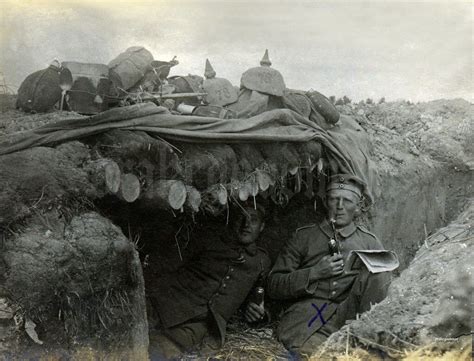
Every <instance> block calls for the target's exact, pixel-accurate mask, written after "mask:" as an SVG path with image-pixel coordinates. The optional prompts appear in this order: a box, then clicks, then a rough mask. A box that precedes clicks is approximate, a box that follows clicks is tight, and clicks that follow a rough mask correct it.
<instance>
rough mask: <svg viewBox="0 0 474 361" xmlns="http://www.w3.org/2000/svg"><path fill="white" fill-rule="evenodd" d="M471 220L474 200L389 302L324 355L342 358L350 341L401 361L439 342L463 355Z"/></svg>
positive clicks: (430, 245)
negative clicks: (407, 352)
mask: <svg viewBox="0 0 474 361" xmlns="http://www.w3.org/2000/svg"><path fill="white" fill-rule="evenodd" d="M473 218H474V199H471V200H470V203H469V207H468V209H467V210H465V211H464V212H463V213H461V215H460V216H459V217H458V218H457V219H456V220H455V221H454V222H452V223H451V224H449V225H448V226H446V227H444V228H441V229H439V230H438V231H437V232H436V233H434V234H433V235H432V236H430V237H428V238H427V239H426V240H425V241H424V245H423V246H422V247H421V249H420V250H419V251H418V252H417V253H416V256H415V258H414V260H413V262H412V263H411V264H410V267H409V268H408V269H406V270H405V271H403V272H402V273H401V275H400V277H399V278H397V279H395V280H394V281H393V282H392V284H391V286H390V289H389V292H388V296H387V298H386V299H385V300H384V301H382V302H381V303H379V304H377V305H375V306H374V307H372V309H371V310H370V311H368V312H366V313H364V314H362V315H361V316H360V317H359V319H358V320H356V321H353V322H351V323H350V325H348V326H344V327H343V328H342V329H341V330H340V331H339V332H338V333H336V334H333V335H332V336H331V337H330V338H329V339H328V341H327V342H326V344H325V349H324V350H323V352H322V353H321V355H320V356H324V355H325V354H330V353H336V354H337V353H339V354H343V353H344V352H345V350H346V345H347V343H348V342H349V344H350V345H351V346H352V347H354V346H361V345H363V346H365V347H369V348H370V349H372V350H379V351H382V352H384V353H387V354H390V355H397V356H398V357H400V356H401V355H403V353H404V352H405V351H413V350H416V349H418V348H422V347H425V346H427V345H430V344H433V343H440V342H443V343H447V344H446V345H445V347H446V348H447V349H449V348H450V346H453V345H454V346H456V345H457V348H458V350H459V349H460V347H459V345H460V343H461V342H462V340H461V341H460V340H459V339H457V337H460V336H463V335H465V336H467V335H469V334H470V332H471V325H470V315H471V309H470V307H471V298H472V293H473V289H474V283H473V277H472V270H473V266H472V262H471V258H472V257H471V255H472V252H473V250H474V230H473V229H472V221H473ZM425 350H428V348H425ZM461 351H462V349H461Z"/></svg>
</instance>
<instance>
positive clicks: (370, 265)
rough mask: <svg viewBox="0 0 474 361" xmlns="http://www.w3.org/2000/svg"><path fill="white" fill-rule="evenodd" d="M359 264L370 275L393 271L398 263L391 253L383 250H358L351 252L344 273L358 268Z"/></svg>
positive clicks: (395, 256) (394, 255) (393, 253)
mask: <svg viewBox="0 0 474 361" xmlns="http://www.w3.org/2000/svg"><path fill="white" fill-rule="evenodd" d="M361 262H362V263H363V264H364V265H365V266H366V267H367V269H368V270H369V271H370V272H371V273H380V272H387V271H393V270H394V269H397V268H398V266H399V265H400V263H399V262H398V257H397V255H396V254H395V252H393V251H385V250H358V251H351V252H350V253H349V257H348V259H347V261H346V265H345V267H344V268H345V271H346V272H347V271H352V270H356V269H358V268H360V266H361Z"/></svg>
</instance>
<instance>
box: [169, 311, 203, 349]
mask: <svg viewBox="0 0 474 361" xmlns="http://www.w3.org/2000/svg"><path fill="white" fill-rule="evenodd" d="M208 332H209V323H208V319H207V315H204V316H203V317H198V318H195V319H193V320H190V321H187V322H185V323H183V324H181V325H178V326H174V327H171V328H168V329H166V330H165V331H164V332H163V333H164V334H165V335H166V336H167V337H168V338H170V339H171V340H172V341H173V342H175V343H176V344H177V345H178V346H179V347H180V348H181V349H182V350H183V351H190V350H192V349H194V348H195V347H196V346H199V345H200V344H201V342H202V340H203V339H204V337H205V336H206V335H207V334H208Z"/></svg>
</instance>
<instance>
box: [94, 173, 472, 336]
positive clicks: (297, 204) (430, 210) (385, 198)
mask: <svg viewBox="0 0 474 361" xmlns="http://www.w3.org/2000/svg"><path fill="white" fill-rule="evenodd" d="M410 172H412V174H407V173H405V174H400V175H398V176H393V174H381V176H380V188H381V192H380V194H379V195H378V197H377V198H376V202H375V205H374V206H373V207H372V208H371V209H370V210H369V211H368V212H366V213H365V214H363V216H362V217H361V219H360V220H359V223H362V224H364V225H366V226H367V227H368V228H369V229H370V230H372V231H373V232H374V233H375V234H376V235H377V236H378V237H379V238H380V239H381V240H382V243H383V244H384V246H385V247H386V248H387V249H390V250H394V251H395V252H396V253H397V254H398V256H399V260H400V267H399V269H398V270H397V271H395V275H398V274H399V273H400V272H401V271H402V270H404V269H405V268H407V267H408V266H409V265H410V261H411V260H412V259H413V257H414V255H415V253H416V251H417V250H418V249H419V248H420V246H421V245H423V241H424V240H425V239H426V238H427V237H428V236H429V235H430V234H432V233H434V232H436V230H437V229H439V228H440V227H443V226H446V225H447V224H448V223H449V222H450V221H451V220H453V219H454V218H455V217H456V216H457V215H458V213H459V212H460V211H461V210H462V209H463V206H464V205H465V203H466V200H468V199H469V197H472V195H473V193H474V192H473V189H472V184H473V174H472V173H473V172H472V171H458V170H455V169H454V167H450V166H449V165H446V164H438V165H437V166H436V167H434V168H428V169H426V168H420V167H418V168H415V169H411V170H410ZM97 206H98V207H99V208H100V209H101V211H102V212H103V213H104V214H105V215H106V216H107V217H108V218H110V219H111V220H112V221H113V222H114V223H115V224H117V225H119V226H120V227H121V229H122V231H123V233H124V234H125V235H126V236H128V237H129V238H131V239H132V240H134V242H136V244H137V247H138V250H139V253H140V259H141V262H142V267H143V274H144V279H145V286H146V290H147V291H146V292H148V290H149V289H151V288H152V287H153V282H154V280H155V279H156V278H157V277H158V276H159V275H160V274H162V273H164V272H170V271H173V270H176V269H177V268H179V266H180V265H181V264H182V259H183V257H185V253H186V249H187V247H189V245H190V244H191V242H199V240H200V239H202V237H210V236H214V235H219V234H222V233H223V231H225V229H226V227H227V222H228V219H229V218H228V217H230V218H231V217H233V215H234V213H235V212H236V210H235V209H232V207H231V208H230V211H229V214H226V213H225V212H224V214H221V215H219V216H216V217H213V216H209V215H203V214H202V212H201V213H198V214H196V215H195V216H194V217H190V216H189V215H187V214H184V213H171V212H169V211H163V210H154V209H146V208H139V207H137V206H136V205H134V204H123V203H120V202H119V201H117V200H116V199H113V198H104V199H102V200H100V201H99V202H98V203H97ZM324 214H325V209H324V206H323V205H322V201H321V200H320V199H317V200H316V204H315V203H314V202H313V200H310V199H308V198H307V197H306V196H305V195H304V194H303V193H300V194H297V195H296V196H294V197H293V198H292V199H291V200H290V202H289V203H288V204H287V205H286V206H285V207H279V206H276V205H273V204H271V207H270V212H269V214H268V215H267V217H266V227H265V229H264V231H263V232H262V234H261V236H260V239H259V245H260V246H261V247H263V248H265V249H266V250H267V251H268V254H269V256H270V258H271V260H272V261H274V260H275V258H276V256H277V255H278V252H279V250H280V248H281V247H282V246H283V245H284V243H285V241H286V240H287V239H288V238H289V237H291V236H292V233H293V232H294V230H295V229H297V228H298V227H301V226H304V225H307V224H311V223H318V222H319V221H321V220H322V219H323V217H324ZM270 308H272V306H271V305H270ZM273 310H274V311H275V310H276V312H278V310H279V309H278V306H277V307H276V308H275V306H273ZM147 314H148V323H149V328H150V330H153V325H155V324H156V323H157V317H156V315H155V313H154V312H153V309H152V308H151V307H150V305H149V302H147ZM236 332H241V331H239V330H238V329H237V331H236ZM231 337H232V336H231ZM275 342H276V341H275ZM151 343H153V340H152V341H151Z"/></svg>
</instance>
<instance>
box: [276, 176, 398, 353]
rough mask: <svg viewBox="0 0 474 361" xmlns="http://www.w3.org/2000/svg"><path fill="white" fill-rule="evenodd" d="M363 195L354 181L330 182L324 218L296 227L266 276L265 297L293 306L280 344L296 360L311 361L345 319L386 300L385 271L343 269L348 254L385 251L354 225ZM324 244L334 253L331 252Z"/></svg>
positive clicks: (282, 324) (340, 178) (387, 279)
mask: <svg viewBox="0 0 474 361" xmlns="http://www.w3.org/2000/svg"><path fill="white" fill-rule="evenodd" d="M362 190H363V183H361V181H359V180H358V179H357V178H355V177H351V176H345V175H338V176H334V177H332V179H331V182H330V183H329V185H328V187H327V189H326V200H325V202H326V206H327V209H328V215H327V219H325V220H323V221H322V222H321V223H320V224H319V225H310V226H307V227H302V228H299V229H298V230H297V231H296V234H295V237H294V238H293V239H292V240H290V241H289V242H288V243H287V245H286V246H285V247H284V249H283V250H282V251H281V252H280V254H279V256H278V258H277V260H276V262H275V265H274V267H273V269H272V270H271V272H270V274H269V278H268V295H269V296H270V297H272V298H275V299H284V300H290V302H291V303H292V304H291V305H290V306H289V307H288V308H287V309H286V311H285V313H284V314H283V316H282V318H281V321H280V323H279V326H278V329H277V336H278V339H279V340H280V341H281V342H282V343H283V344H284V346H285V347H286V348H287V349H288V350H290V351H292V352H293V353H294V354H295V355H297V356H298V357H301V356H305V357H309V356H310V355H311V354H312V353H313V352H314V351H315V350H316V349H317V348H318V346H319V345H320V344H322V343H323V342H324V341H325V340H326V339H327V337H328V336H329V335H330V334H331V333H333V332H335V331H337V330H338V329H339V328H340V327H341V326H343V325H344V324H345V321H346V320H349V319H355V317H356V314H357V313H362V312H364V311H366V310H368V309H369V308H370V305H371V303H372V304H373V303H377V302H380V301H381V300H382V299H383V298H385V296H386V291H387V287H388V285H389V282H390V273H389V272H380V273H376V274H373V273H370V272H369V271H368V269H367V268H366V267H365V266H364V264H361V263H359V267H358V269H356V270H354V269H350V270H345V269H344V263H345V262H346V261H347V259H348V256H349V253H350V251H352V250H383V246H382V244H381V243H380V241H379V240H378V239H377V238H376V237H375V236H374V235H373V234H372V233H370V232H368V231H367V230H366V229H365V228H363V227H361V226H357V225H355V224H354V221H353V220H354V217H355V216H357V215H358V214H359V213H360V203H361V196H362ZM333 239H335V240H336V242H337V243H336V244H334V243H335V242H334V241H332V240H333ZM328 244H332V245H333V246H334V245H335V246H338V247H336V248H338V249H334V250H333V251H331V249H330V248H331V247H330V246H329V245H328ZM331 253H333V254H331Z"/></svg>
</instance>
